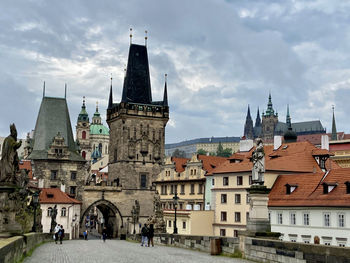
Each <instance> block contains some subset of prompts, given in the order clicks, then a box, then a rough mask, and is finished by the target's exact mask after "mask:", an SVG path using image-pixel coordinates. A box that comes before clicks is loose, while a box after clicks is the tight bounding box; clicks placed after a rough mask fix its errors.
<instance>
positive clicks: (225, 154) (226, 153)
mask: <svg viewBox="0 0 350 263" xmlns="http://www.w3.org/2000/svg"><path fill="white" fill-rule="evenodd" d="M231 154H232V149H231V148H225V149H224V147H222V144H221V142H219V145H218V149H217V151H216V156H220V157H226V158H227V157H230V156H231Z"/></svg>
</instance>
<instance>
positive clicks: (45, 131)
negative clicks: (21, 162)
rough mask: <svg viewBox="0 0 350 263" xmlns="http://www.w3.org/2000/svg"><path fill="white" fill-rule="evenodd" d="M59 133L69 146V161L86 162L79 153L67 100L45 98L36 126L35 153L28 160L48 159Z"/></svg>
mask: <svg viewBox="0 0 350 263" xmlns="http://www.w3.org/2000/svg"><path fill="white" fill-rule="evenodd" d="M58 133H60V135H61V136H62V137H63V138H64V143H65V144H66V145H67V146H68V150H69V152H70V156H69V159H70V160H75V161H84V159H83V158H82V157H81V156H80V155H79V154H78V153H77V149H76V145H75V142H74V138H73V132H72V126H71V122H70V118H69V111H68V105H67V101H66V99H65V98H51V97H43V100H42V102H41V105H40V110H39V114H38V118H37V121H36V124H35V131H34V145H33V151H32V153H31V154H30V155H29V157H28V159H33V160H35V159H47V156H48V155H47V153H48V150H49V148H50V146H51V144H52V140H53V139H54V137H55V136H56V135H57V134H58Z"/></svg>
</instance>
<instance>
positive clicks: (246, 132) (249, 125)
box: [244, 105, 254, 139]
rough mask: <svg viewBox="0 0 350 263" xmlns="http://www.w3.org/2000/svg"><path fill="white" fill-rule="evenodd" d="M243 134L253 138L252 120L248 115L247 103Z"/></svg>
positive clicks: (247, 137)
mask: <svg viewBox="0 0 350 263" xmlns="http://www.w3.org/2000/svg"><path fill="white" fill-rule="evenodd" d="M244 136H245V138H246V139H254V128H253V120H252V117H251V116H250V108H249V105H248V112H247V117H246V120H245V125H244Z"/></svg>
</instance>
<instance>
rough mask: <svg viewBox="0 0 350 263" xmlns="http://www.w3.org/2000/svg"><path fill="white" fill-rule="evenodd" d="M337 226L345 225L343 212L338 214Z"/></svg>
mask: <svg viewBox="0 0 350 263" xmlns="http://www.w3.org/2000/svg"><path fill="white" fill-rule="evenodd" d="M338 227H345V214H338Z"/></svg>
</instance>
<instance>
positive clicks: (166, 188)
mask: <svg viewBox="0 0 350 263" xmlns="http://www.w3.org/2000/svg"><path fill="white" fill-rule="evenodd" d="M164 194H165V195H167V194H168V186H167V185H164Z"/></svg>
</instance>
